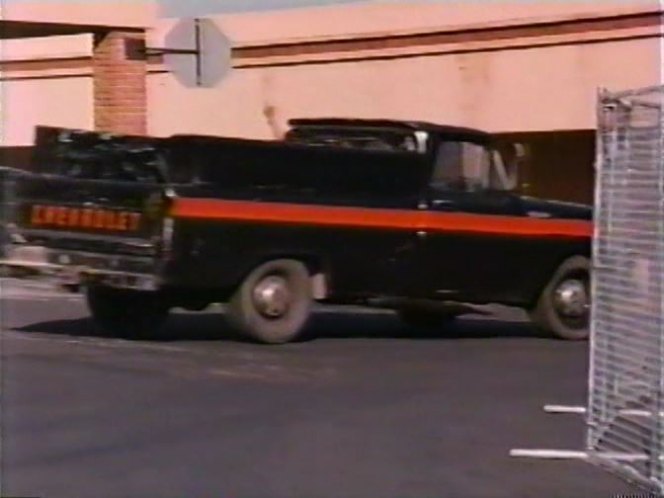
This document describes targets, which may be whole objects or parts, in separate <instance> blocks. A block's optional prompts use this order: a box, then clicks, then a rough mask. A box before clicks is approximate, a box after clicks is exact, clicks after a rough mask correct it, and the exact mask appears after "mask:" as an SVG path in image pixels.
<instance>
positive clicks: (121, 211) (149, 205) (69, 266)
mask: <svg viewBox="0 0 664 498" xmlns="http://www.w3.org/2000/svg"><path fill="white" fill-rule="evenodd" d="M290 124H291V127H290V131H289V132H288V133H287V136H286V137H285V139H284V140H280V141H260V140H247V139H238V138H227V137H206V136H189V135H176V136H171V137H167V138H150V137H132V136H115V135H108V134H101V133H94V132H89V131H77V130H69V129H61V128H49V127H39V128H38V129H37V132H36V140H35V154H34V167H33V170H32V172H31V173H30V174H26V175H20V176H19V177H17V178H16V180H15V182H14V186H13V188H12V201H11V203H10V206H9V212H10V213H12V214H11V219H10V220H9V221H10V223H9V224H8V230H9V234H10V239H11V243H10V244H9V247H7V253H8V258H7V261H6V263H7V264H10V265H11V264H14V265H17V266H21V265H23V266H25V265H40V267H42V268H43V269H44V270H45V271H47V272H49V273H50V274H52V275H54V276H56V277H57V278H58V279H59V281H60V282H61V283H62V284H63V285H67V286H70V287H80V288H82V289H83V290H84V291H85V293H86V296H87V302H88V305H89V309H90V311H91V313H92V316H93V317H94V319H95V321H96V323H97V324H98V325H99V326H100V327H101V328H102V329H103V330H104V331H107V332H109V333H113V334H118V335H125V336H127V335H130V336H136V335H139V334H145V333H151V332H152V333H153V332H155V331H156V329H157V328H158V326H159V325H160V324H161V323H162V322H163V320H164V319H165V318H166V317H167V315H168V312H169V310H170V309H172V308H175V307H180V308H185V309H192V310H201V309H204V308H205V307H206V306H208V305H210V304H212V303H227V313H226V314H227V317H228V319H229V321H230V322H231V323H232V324H233V325H234V326H235V327H236V328H237V329H238V330H239V331H241V332H243V333H245V334H246V335H247V336H249V337H251V338H253V339H255V340H257V341H260V342H265V343H283V342H287V341H290V340H293V339H294V338H296V337H297V336H298V335H299V334H300V333H301V331H302V330H303V328H304V327H305V325H306V323H307V319H308V317H309V315H310V312H311V308H312V304H313V303H314V302H315V301H319V302H324V303H335V304H355V305H357V304H359V305H367V306H379V307H384V308H390V309H394V310H396V311H397V312H398V313H399V314H400V316H401V317H402V318H403V319H404V320H405V321H407V322H409V323H413V324H416V325H418V326H437V325H444V323H445V321H447V320H452V319H454V318H455V317H456V316H458V315H460V314H464V313H468V312H473V311H474V310H476V307H477V306H478V305H483V304H488V303H500V304H505V305H509V306H517V307H521V308H524V309H526V310H528V311H529V312H530V314H531V316H532V318H533V320H534V321H535V322H536V323H537V324H538V325H539V326H540V327H541V328H543V329H545V330H547V331H549V332H551V333H552V334H553V335H555V336H558V337H561V338H565V339H584V338H586V337H587V336H588V321H589V320H588V316H589V313H588V311H589V299H590V293H589V257H590V246H591V238H592V220H591V216H592V215H591V208H590V207H589V206H583V205H577V204H570V203H562V202H553V201H545V200H539V199H534V198H528V197H524V196H520V195H517V194H516V193H514V191H513V190H514V187H515V186H516V181H515V168H514V160H513V159H514V154H510V149H509V148H505V147H498V146H497V144H496V142H495V141H494V139H493V138H492V136H491V135H489V134H487V133H484V132H481V131H478V130H473V129H467V128H460V127H452V126H441V125H434V124H429V123H422V122H402V121H387V120H352V119H300V120H294V121H292V122H291V123H290ZM34 248H39V249H40V250H41V252H40V253H39V254H42V256H41V261H38V262H35V261H34V257H33V259H32V260H31V261H25V260H24V258H23V257H22V254H24V253H25V251H26V250H28V249H34ZM33 254H34V251H33Z"/></svg>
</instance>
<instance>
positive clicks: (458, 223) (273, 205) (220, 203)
mask: <svg viewBox="0 0 664 498" xmlns="http://www.w3.org/2000/svg"><path fill="white" fill-rule="evenodd" d="M170 214H171V216H173V217H174V218H182V219H195V220H217V221H246V222H257V223H286V224H301V225H313V226H335V227H347V228H375V229H396V230H426V231H432V232H456V233H472V234H489V235H510V236H531V237H575V238H590V237H592V223H591V222H590V221H584V220H565V219H541V218H527V217H520V216H502V215H484V214H469V213H451V212H450V213H447V212H436V211H416V210H405V209H380V208H356V207H338V206H320V205H310V204H290V203H277V202H252V201H230V200H218V199H194V198H177V199H174V201H173V204H172V206H171V211H170Z"/></svg>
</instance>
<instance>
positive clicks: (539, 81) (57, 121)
mask: <svg viewBox="0 0 664 498" xmlns="http://www.w3.org/2000/svg"><path fill="white" fill-rule="evenodd" d="M63 5H66V8H65V7H63ZM658 8H659V7H658V2H657V0H622V1H621V0H603V1H601V2H597V1H591V0H586V1H576V2H560V1H558V0H555V1H554V0H550V1H539V2H523V1H509V2H498V1H493V2H484V1H479V0H475V1H467V2H456V3H452V2H441V3H435V4H434V3H428V2H421V3H419V2H418V3H415V2H410V1H404V2H387V3H376V4H366V5H359V6H336V7H327V8H315V9H301V10H297V9H296V10H292V11H284V12H273V13H263V14H234V15H225V16H217V17H215V18H214V20H215V22H216V24H217V25H218V26H219V28H220V29H221V30H223V31H224V33H225V34H226V35H227V36H228V37H229V38H230V39H231V40H232V41H233V44H234V47H236V48H238V49H243V48H247V47H252V46H259V45H261V44H266V43H267V44H268V45H270V44H272V43H275V42H281V43H290V42H295V41H310V42H311V41H320V40H330V39H350V40H353V39H355V38H362V37H367V36H383V35H389V34H392V35H394V34H408V33H411V34H412V33H423V32H432V31H449V32H452V31H464V30H468V29H469V28H471V27H472V28H481V27H487V26H505V25H510V26H518V25H524V26H525V25H532V24H533V23H535V22H552V21H564V20H568V19H570V18H579V17H584V18H589V19H592V18H594V17H598V16H609V15H620V14H626V13H635V12H649V11H653V10H656V9H658ZM155 16H156V9H155V6H154V4H153V3H151V2H148V1H145V2H141V1H133V0H125V1H122V2H114V3H110V2H104V1H98V2H66V3H65V2H52V1H41V2H16V3H10V5H9V7H5V9H3V11H2V17H3V19H5V20H28V21H40V22H44V21H48V22H65V23H80V24H97V25H103V26H125V27H127V26H129V27H147V28H149V30H148V34H149V44H150V45H151V46H157V47H159V46H163V41H164V35H165V33H167V32H168V30H169V29H170V28H171V27H172V26H173V20H157V19H156V17H155ZM660 29H661V27H653V26H650V27H635V28H630V29H622V30H621V31H620V33H614V32H612V31H611V30H610V29H607V30H603V31H602V30H600V31H598V32H593V33H590V34H582V35H578V34H567V35H555V36H554V35H543V36H542V38H541V39H539V38H538V39H536V40H534V39H532V38H523V39H520V38H518V37H517V38H515V39H513V40H503V41H500V42H497V41H491V42H476V41H472V40H469V41H464V42H458V43H455V44H451V45H446V46H445V47H443V48H442V49H439V48H438V47H435V46H434V47H411V48H408V49H407V50H404V49H379V50H364V51H362V50H360V52H361V53H360V56H361V57H359V59H363V60H349V59H352V58H353V57H354V56H355V55H354V53H350V52H346V53H341V52H340V53H335V52H334V51H330V52H325V53H322V54H314V55H294V56H287V57H285V58H284V57H281V56H279V57H264V58H255V57H254V58H252V57H243V58H240V59H239V60H237V61H236V62H235V64H236V66H237V67H236V68H235V69H234V70H233V72H232V73H231V75H230V77H228V78H227V79H226V80H225V81H224V82H223V83H222V84H220V85H219V86H218V87H215V88H210V89H188V88H184V87H182V86H181V85H180V84H179V83H178V82H177V81H176V80H175V78H174V77H173V75H172V74H169V73H168V72H164V71H165V70H167V68H165V67H163V66H160V65H159V64H154V63H152V64H151V65H150V67H151V71H152V74H150V75H149V77H148V132H149V133H152V134H157V135H169V134H172V133H205V134H228V135H238V136H250V137H265V138H267V137H272V136H274V135H275V128H283V127H284V126H285V122H286V120H287V119H289V118H292V117H297V116H329V115H336V116H359V117H391V118H404V119H426V120H431V121H438V122H447V123H452V124H460V125H468V126H476V127H481V128H486V129H488V130H491V131H542V130H565V129H566V130H578V129H591V128H593V127H594V125H595V110H594V105H595V93H596V91H597V88H598V87H600V86H602V87H608V88H610V89H624V88H631V87H640V86H647V85H652V84H657V83H659V82H660V81H661V75H660V71H661V55H660V54H661V51H660V46H659V43H660V40H659V38H658V33H659V31H660ZM91 48H92V40H91V37H90V35H82V36H80V35H77V36H70V37H56V38H49V39H48V41H47V42H44V41H43V40H41V41H39V40H22V41H16V42H6V41H3V42H2V46H1V47H0V51H1V54H0V58H1V59H2V61H4V62H7V61H15V62H16V61H32V62H35V63H39V64H36V65H35V66H34V69H30V67H32V66H30V67H27V66H26V67H25V68H23V69H21V68H19V69H16V68H15V69H12V71H9V72H4V73H3V74H2V75H1V79H2V80H3V81H2V93H3V99H2V100H3V102H2V106H1V107H2V122H3V145H26V144H28V143H30V141H31V140H32V133H33V131H32V130H33V127H34V125H36V124H53V125H60V126H73V127H80V128H92V126H93V114H94V109H93V105H94V104H93V98H92V79H91V78H92V76H91V70H90V67H89V65H88V66H85V64H84V61H85V60H89V59H90V54H91ZM380 56H385V57H388V56H389V57H390V59H389V60H379V59H376V57H380ZM280 57H281V58H280ZM67 58H70V59H76V60H78V61H79V62H80V64H79V66H77V67H75V68H67V67H64V66H62V65H61V66H58V64H54V65H49V61H57V60H61V59H67ZM270 113H272V114H273V116H274V119H272V121H270V119H268V117H267V114H270Z"/></svg>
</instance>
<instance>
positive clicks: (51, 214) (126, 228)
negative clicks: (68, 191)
mask: <svg viewBox="0 0 664 498" xmlns="http://www.w3.org/2000/svg"><path fill="white" fill-rule="evenodd" d="M140 221H141V214H140V213H134V212H130V211H117V210H109V209H91V208H75V207H67V206H52V205H40V204H35V205H33V206H32V208H31V210H30V225H31V226H33V227H35V228H37V227H44V228H67V229H96V230H107V231H118V232H133V231H136V230H138V227H139V226H140Z"/></svg>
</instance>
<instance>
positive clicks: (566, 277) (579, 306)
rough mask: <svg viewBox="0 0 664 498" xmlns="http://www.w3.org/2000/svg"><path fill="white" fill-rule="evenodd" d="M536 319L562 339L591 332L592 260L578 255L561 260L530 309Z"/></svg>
mask: <svg viewBox="0 0 664 498" xmlns="http://www.w3.org/2000/svg"><path fill="white" fill-rule="evenodd" d="M530 317H531V319H532V321H533V322H534V323H535V324H536V325H537V326H538V327H540V328H541V329H544V330H546V331H547V332H549V333H551V334H553V335H554V336H556V337H558V338H560V339H567V340H584V339H587V338H588V336H589V335H590V261H589V260H588V258H586V257H583V256H574V257H572V258H569V259H568V260H566V261H565V262H563V264H561V265H560V266H559V267H558V269H557V270H556V272H555V273H554V274H553V277H552V278H551V280H550V281H549V283H548V284H547V286H546V287H545V288H544V290H542V293H541V294H540V297H539V299H538V301H537V304H536V306H535V308H534V309H533V310H531V312H530Z"/></svg>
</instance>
